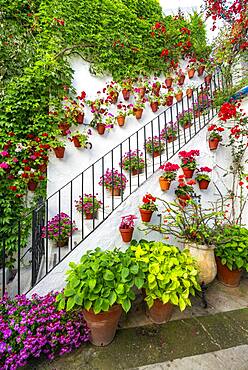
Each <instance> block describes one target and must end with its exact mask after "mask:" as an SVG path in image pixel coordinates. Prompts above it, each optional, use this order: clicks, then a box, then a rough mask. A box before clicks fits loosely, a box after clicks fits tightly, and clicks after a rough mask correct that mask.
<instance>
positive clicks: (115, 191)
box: [107, 188, 121, 197]
mask: <svg viewBox="0 0 248 370" xmlns="http://www.w3.org/2000/svg"><path fill="white" fill-rule="evenodd" d="M107 190H108V191H109V193H110V194H111V195H112V196H116V197H119V196H120V195H121V189H119V188H114V189H107Z"/></svg>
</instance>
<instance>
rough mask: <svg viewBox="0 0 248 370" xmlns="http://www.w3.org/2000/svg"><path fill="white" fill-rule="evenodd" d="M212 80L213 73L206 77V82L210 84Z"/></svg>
mask: <svg viewBox="0 0 248 370" xmlns="http://www.w3.org/2000/svg"><path fill="white" fill-rule="evenodd" d="M211 80H212V75H208V76H206V77H204V81H205V84H207V85H209V84H210V82H211Z"/></svg>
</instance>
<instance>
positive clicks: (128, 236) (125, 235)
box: [119, 227, 133, 243]
mask: <svg viewBox="0 0 248 370" xmlns="http://www.w3.org/2000/svg"><path fill="white" fill-rule="evenodd" d="M119 230H120V233H121V237H122V240H123V242H124V243H130V241H131V240H132V237H133V227H131V228H130V229H121V228H119Z"/></svg>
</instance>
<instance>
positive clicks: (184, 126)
mask: <svg viewBox="0 0 248 370" xmlns="http://www.w3.org/2000/svg"><path fill="white" fill-rule="evenodd" d="M190 126H192V123H191V122H187V123H185V124H184V125H183V128H184V129H186V128H189V127H190Z"/></svg>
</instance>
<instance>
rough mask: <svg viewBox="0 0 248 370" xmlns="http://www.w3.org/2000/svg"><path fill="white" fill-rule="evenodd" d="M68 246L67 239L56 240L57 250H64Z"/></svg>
mask: <svg viewBox="0 0 248 370" xmlns="http://www.w3.org/2000/svg"><path fill="white" fill-rule="evenodd" d="M68 244H69V238H65V239H61V240H57V242H56V247H57V248H64V247H66V246H67V245H68Z"/></svg>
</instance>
